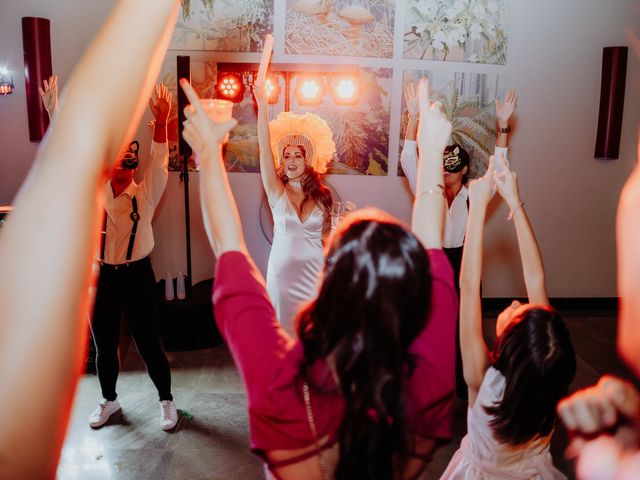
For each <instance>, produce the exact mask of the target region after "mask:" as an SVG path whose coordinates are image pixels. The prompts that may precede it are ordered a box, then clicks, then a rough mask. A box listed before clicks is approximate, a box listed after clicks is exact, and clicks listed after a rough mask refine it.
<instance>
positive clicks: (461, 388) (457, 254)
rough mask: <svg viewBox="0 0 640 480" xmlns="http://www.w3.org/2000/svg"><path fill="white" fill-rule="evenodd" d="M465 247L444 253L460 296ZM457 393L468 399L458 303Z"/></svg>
mask: <svg viewBox="0 0 640 480" xmlns="http://www.w3.org/2000/svg"><path fill="white" fill-rule="evenodd" d="M463 248H464V247H457V248H443V250H444V253H446V254H447V257H449V262H450V263H451V267H452V268H453V284H454V285H455V287H456V292H457V293H458V296H460V267H461V266H462V249H463ZM456 395H457V396H458V398H460V399H462V400H467V399H468V397H469V392H468V390H467V383H466V382H465V381H464V374H463V372H462V351H461V350H460V305H459V304H458V321H457V328H456Z"/></svg>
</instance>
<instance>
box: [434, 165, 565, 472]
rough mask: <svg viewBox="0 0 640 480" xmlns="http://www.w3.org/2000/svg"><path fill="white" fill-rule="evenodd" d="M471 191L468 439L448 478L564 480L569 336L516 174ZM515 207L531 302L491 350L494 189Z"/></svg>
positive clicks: (463, 321)
mask: <svg viewBox="0 0 640 480" xmlns="http://www.w3.org/2000/svg"><path fill="white" fill-rule="evenodd" d="M493 162H494V160H493V157H492V158H491V161H490V165H489V169H488V170H487V173H486V174H485V175H484V176H483V177H482V178H480V179H478V180H475V181H473V182H471V184H470V186H469V195H470V207H469V208H470V209H469V224H468V227H467V236H466V240H465V247H464V253H463V255H462V275H461V279H460V345H461V350H462V365H463V372H464V379H465V381H466V383H467V385H468V395H469V409H468V413H467V435H466V436H465V437H464V438H463V439H462V443H461V445H460V449H459V450H458V451H457V452H456V453H455V454H454V456H453V458H452V459H451V461H450V463H449V466H448V467H447V470H446V471H445V472H444V474H443V476H442V477H441V478H442V479H456V480H460V479H464V480H470V479H490V478H491V479H505V480H529V479H544V480H547V479H563V478H564V476H563V475H562V474H561V473H560V472H559V471H558V470H556V469H555V468H554V466H553V463H552V460H551V455H550V453H549V442H550V439H551V434H552V433H553V429H554V426H555V421H556V414H555V409H556V406H557V404H558V402H559V401H560V399H561V398H562V397H563V396H564V395H566V394H567V391H568V389H569V385H570V384H571V382H572V380H573V377H574V376H575V372H576V357H575V352H574V350H573V346H572V344H571V339H570V336H569V331H568V330H567V328H566V326H565V325H564V323H563V322H562V319H561V318H560V315H559V314H558V312H557V311H556V310H555V309H554V308H552V307H551V306H549V300H548V298H547V291H546V288H545V282H544V268H543V265H542V258H541V256H540V251H539V249H538V244H537V242H536V239H535V236H534V234H533V231H532V229H531V225H530V224H529V219H528V218H527V214H526V212H525V209H524V202H522V201H521V200H520V194H519V192H518V184H517V180H516V176H515V174H514V173H512V172H511V171H509V169H508V168H507V166H506V164H505V163H504V161H503V160H502V159H497V162H499V168H498V170H499V172H500V173H496V172H494V167H493ZM496 189H497V190H498V192H499V193H500V195H501V196H502V198H503V199H504V200H505V201H506V203H507V205H508V206H509V208H510V213H509V217H508V218H509V219H513V221H514V223H515V228H516V234H517V237H518V246H519V248H520V256H521V260H522V270H523V272H524V280H525V286H526V289H527V296H528V297H529V301H530V302H531V303H527V304H520V303H519V302H517V301H514V302H513V303H512V304H511V305H510V306H509V307H507V308H506V309H505V310H504V311H503V312H502V313H501V314H500V315H499V317H498V321H497V324H496V338H497V339H496V342H495V345H494V347H493V350H492V351H491V352H489V351H488V349H487V345H486V344H485V341H484V336H483V332H482V308H481V302H480V278H481V276H482V235H483V229H484V221H485V216H486V209H487V204H488V203H489V201H490V200H491V197H492V196H493V193H494V192H495V190H496Z"/></svg>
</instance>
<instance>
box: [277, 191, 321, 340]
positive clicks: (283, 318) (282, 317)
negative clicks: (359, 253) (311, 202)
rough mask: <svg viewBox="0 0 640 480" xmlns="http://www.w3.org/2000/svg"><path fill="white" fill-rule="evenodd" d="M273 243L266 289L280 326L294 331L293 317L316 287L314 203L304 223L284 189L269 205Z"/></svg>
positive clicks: (318, 223) (318, 257) (317, 213)
mask: <svg viewBox="0 0 640 480" xmlns="http://www.w3.org/2000/svg"><path fill="white" fill-rule="evenodd" d="M271 213H272V214H273V224H274V226H273V244H272V245H271V254H270V255H269V264H268V266H267V293H268V294H269V297H270V298H271V302H272V303H273V306H274V308H275V310H276V315H277V317H278V320H279V321H280V324H281V325H282V327H283V328H284V329H285V330H286V331H287V332H288V333H289V334H291V335H295V332H294V324H293V319H294V316H295V314H296V312H297V310H298V308H299V306H300V304H301V303H303V302H306V301H308V300H310V299H312V298H313V297H314V296H315V295H316V293H317V288H318V278H319V273H320V271H321V270H322V264H323V261H324V252H323V249H322V225H323V222H324V215H323V213H322V210H321V209H320V208H319V207H318V206H317V205H316V206H315V207H314V209H313V210H312V211H311V213H310V214H309V216H308V217H307V218H306V220H305V221H304V223H302V222H301V221H300V218H299V217H298V214H297V212H296V209H295V207H294V206H293V205H292V204H291V201H290V200H289V197H288V196H287V193H286V192H284V193H283V194H282V195H281V196H280V198H278V199H277V200H276V202H275V204H274V205H273V207H272V208H271Z"/></svg>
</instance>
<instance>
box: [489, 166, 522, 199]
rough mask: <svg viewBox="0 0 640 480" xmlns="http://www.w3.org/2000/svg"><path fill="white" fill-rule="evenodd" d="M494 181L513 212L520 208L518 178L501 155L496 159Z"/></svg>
mask: <svg viewBox="0 0 640 480" xmlns="http://www.w3.org/2000/svg"><path fill="white" fill-rule="evenodd" d="M494 165H495V167H494V172H493V180H494V182H495V185H496V188H497V189H498V193H500V196H501V197H502V198H504V200H505V201H506V202H507V205H509V208H510V209H511V210H515V209H516V208H517V207H519V206H520V191H519V188H518V176H517V175H516V174H515V173H514V172H512V171H511V170H509V166H508V165H507V162H506V161H505V159H504V157H503V156H502V155H501V154H498V156H497V157H496V158H495V159H494Z"/></svg>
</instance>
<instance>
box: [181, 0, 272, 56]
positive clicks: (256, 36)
mask: <svg viewBox="0 0 640 480" xmlns="http://www.w3.org/2000/svg"><path fill="white" fill-rule="evenodd" d="M273 2H274V0H182V9H181V13H179V14H178V20H177V22H176V27H175V29H174V31H173V36H172V38H171V43H170V44H169V50H210V51H217V52H259V51H261V50H262V41H263V39H264V36H265V34H267V33H269V32H271V31H273Z"/></svg>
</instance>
